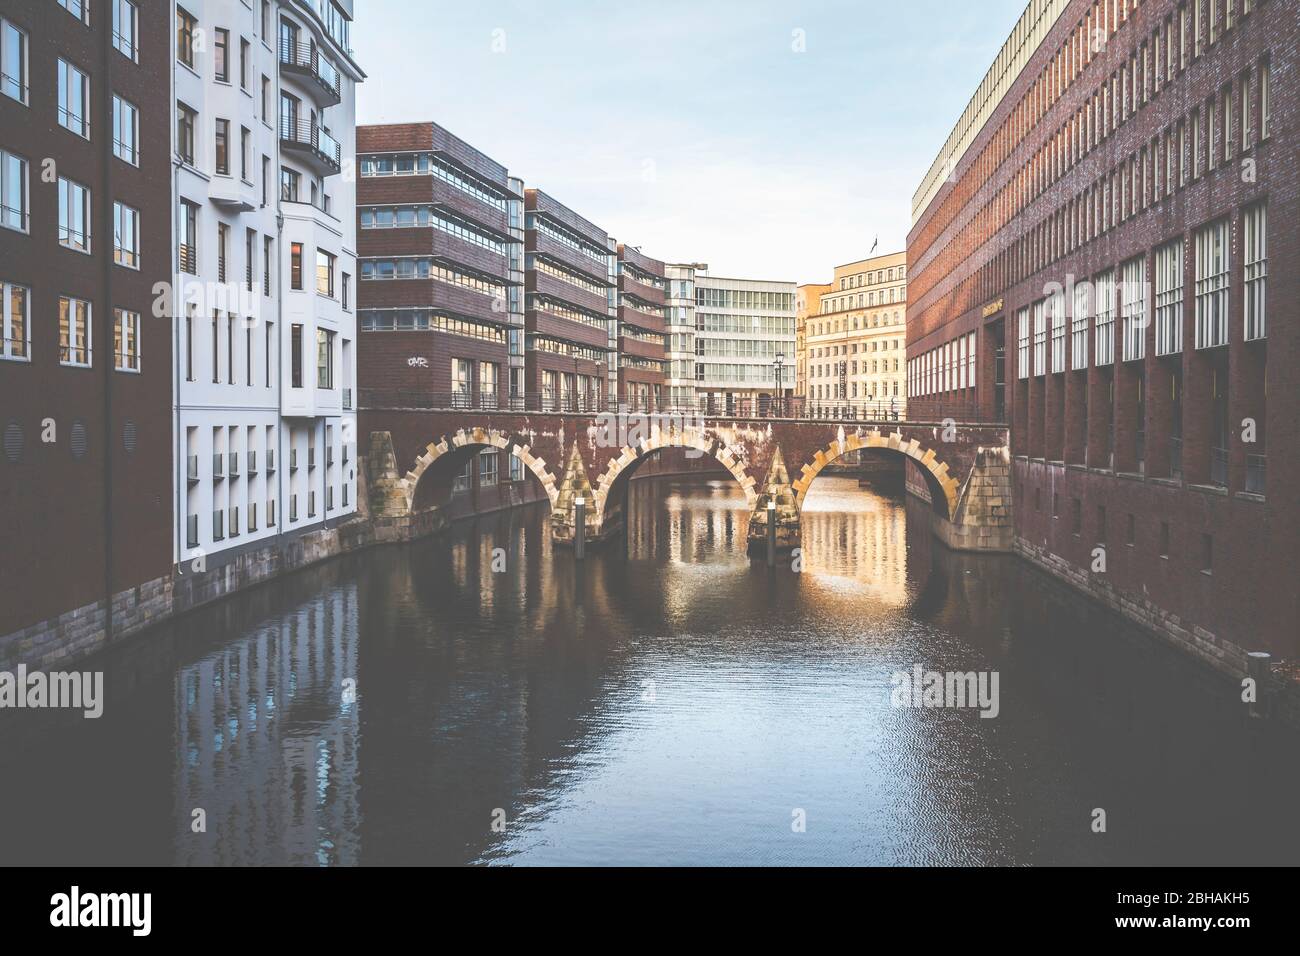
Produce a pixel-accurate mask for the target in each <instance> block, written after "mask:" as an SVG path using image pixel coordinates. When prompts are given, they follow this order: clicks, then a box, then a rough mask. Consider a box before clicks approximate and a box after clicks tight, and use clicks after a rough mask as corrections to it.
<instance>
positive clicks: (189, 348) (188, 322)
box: [185, 305, 194, 382]
mask: <svg viewBox="0 0 1300 956" xmlns="http://www.w3.org/2000/svg"><path fill="white" fill-rule="evenodd" d="M193 308H194V307H193V306H192V305H191V306H187V307H186V312H185V381H187V382H192V381H194V311H193Z"/></svg>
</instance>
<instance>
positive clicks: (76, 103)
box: [59, 58, 90, 139]
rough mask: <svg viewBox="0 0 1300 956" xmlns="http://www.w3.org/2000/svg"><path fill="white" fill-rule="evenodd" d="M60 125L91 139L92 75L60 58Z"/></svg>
mask: <svg viewBox="0 0 1300 956" xmlns="http://www.w3.org/2000/svg"><path fill="white" fill-rule="evenodd" d="M59 125H60V126H62V127H63V128H64V129H66V130H68V131H70V132H73V133H76V134H77V135H78V136H80V137H83V138H84V139H90V77H88V76H86V74H85V73H82V72H81V71H80V70H79V69H77V68H76V67H75V66H73V65H72V64H71V63H69V62H68V61H67V60H64V59H62V58H60V60H59Z"/></svg>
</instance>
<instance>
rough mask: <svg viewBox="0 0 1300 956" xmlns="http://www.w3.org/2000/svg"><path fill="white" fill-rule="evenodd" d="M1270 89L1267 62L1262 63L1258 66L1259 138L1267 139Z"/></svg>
mask: <svg viewBox="0 0 1300 956" xmlns="http://www.w3.org/2000/svg"><path fill="white" fill-rule="evenodd" d="M1270 96H1271V94H1270V90H1269V79H1268V64H1267V63H1264V64H1262V65H1261V66H1260V68H1259V138H1260V139H1268V134H1269V108H1270V103H1269V99H1270Z"/></svg>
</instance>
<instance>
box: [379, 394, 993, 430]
mask: <svg viewBox="0 0 1300 956" xmlns="http://www.w3.org/2000/svg"><path fill="white" fill-rule="evenodd" d="M359 396H360V407H361V408H363V409H367V408H369V409H376V408H416V409H428V410H430V411H489V412H565V413H570V414H589V415H594V414H600V413H603V412H617V413H627V414H647V415H681V416H694V417H702V418H747V419H753V418H769V419H794V420H799V421H839V422H902V421H907V420H908V417H907V410H906V409H905V407H904V406H903V403H902V402H898V401H893V402H891V401H884V402H837V401H816V400H813V399H807V398H803V397H800V396H796V397H786V398H765V397H760V398H758V399H739V398H737V399H732V400H726V399H717V400H708V399H700V400H699V401H696V402H687V403H683V402H673V403H668V402H663V403H656V402H654V401H653V400H644V399H642V400H626V401H615V400H612V399H609V398H607V397H605V396H601V395H579V394H572V393H570V394H559V395H555V394H550V393H544V392H529V393H526V394H523V395H509V396H506V395H497V394H495V393H490V392H489V393H481V392H472V391H466V392H430V391H414V390H401V389H375V388H363V389H360V391H359ZM924 418H925V420H926V421H944V420H945V419H952V420H953V421H956V422H963V423H973V422H977V421H979V416H978V410H977V408H976V406H975V403H973V402H950V403H936V402H933V401H927V403H926V405H925V416H924Z"/></svg>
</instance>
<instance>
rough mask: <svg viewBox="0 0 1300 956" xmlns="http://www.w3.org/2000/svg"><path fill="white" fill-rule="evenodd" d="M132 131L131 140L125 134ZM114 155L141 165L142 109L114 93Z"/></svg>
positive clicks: (133, 164)
mask: <svg viewBox="0 0 1300 956" xmlns="http://www.w3.org/2000/svg"><path fill="white" fill-rule="evenodd" d="M128 130H129V133H130V137H131V138H130V140H129V141H128V140H127V139H126V136H125V134H126V133H127V132H128ZM113 155H114V156H116V157H117V158H118V159H120V160H121V161H122V162H124V163H128V164H130V165H132V166H136V167H138V166H139V165H140V111H139V110H138V109H136V107H135V104H133V103H131V102H130V101H129V100H125V99H123V98H122V97H120V96H118V95H117V94H116V93H114V94H113Z"/></svg>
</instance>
